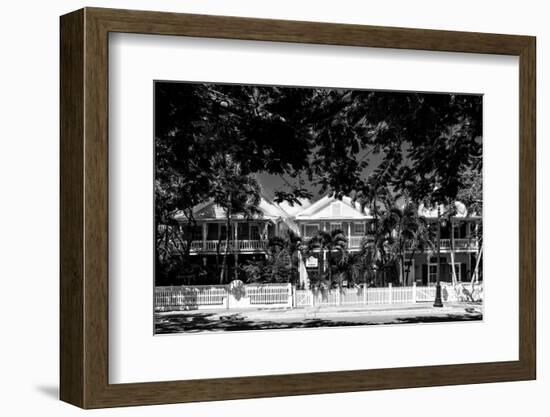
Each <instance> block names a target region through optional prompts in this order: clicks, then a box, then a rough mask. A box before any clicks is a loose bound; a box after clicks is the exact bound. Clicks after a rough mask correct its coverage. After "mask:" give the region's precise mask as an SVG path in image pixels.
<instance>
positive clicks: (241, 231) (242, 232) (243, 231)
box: [237, 223, 248, 240]
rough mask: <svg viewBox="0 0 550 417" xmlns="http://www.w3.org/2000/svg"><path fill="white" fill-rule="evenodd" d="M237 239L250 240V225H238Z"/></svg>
mask: <svg viewBox="0 0 550 417" xmlns="http://www.w3.org/2000/svg"><path fill="white" fill-rule="evenodd" d="M237 239H239V240H248V223H238V224H237Z"/></svg>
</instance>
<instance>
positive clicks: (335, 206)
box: [331, 203, 342, 217]
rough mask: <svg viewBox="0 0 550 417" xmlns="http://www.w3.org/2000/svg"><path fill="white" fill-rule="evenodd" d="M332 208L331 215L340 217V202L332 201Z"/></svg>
mask: <svg viewBox="0 0 550 417" xmlns="http://www.w3.org/2000/svg"><path fill="white" fill-rule="evenodd" d="M331 209H332V217H340V216H342V206H341V205H340V203H333V204H332V206H331Z"/></svg>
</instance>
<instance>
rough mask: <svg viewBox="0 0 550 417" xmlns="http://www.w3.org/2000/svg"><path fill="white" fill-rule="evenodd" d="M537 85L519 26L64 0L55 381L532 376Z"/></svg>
mask: <svg viewBox="0 0 550 417" xmlns="http://www.w3.org/2000/svg"><path fill="white" fill-rule="evenodd" d="M153 35H155V36H153ZM535 103H536V97H535V38H533V37H529V36H517V35H497V34H484V33H466V32H449V31H433V30H422V29H404V28H389V27H374V26H359V25H340V24H328V23H313V22H295V21H281V20H264V19H250V18H238V17H225V16H204V15H188V14H175V13H158V12H145V11H128V10H112V9H98V8H85V9H82V10H78V11H75V12H72V13H70V14H68V15H65V16H62V17H61V213H60V216H61V219H60V220H61V261H60V262H61V285H60V291H61V294H60V295H61V306H60V313H61V314H60V326H61V331H60V333H61V354H60V359H61V390H60V393H61V399H62V400H63V401H66V402H69V403H71V404H75V405H77V406H80V407H83V408H99V407H113V406H127V405H146V404H163V403H175V402H190V401H209V400H223V399H237V398H257V397H268V396H284V395H303V394H319V393H334V392H349V391H361V390H374V389H392V388H407V387H426V386H436V385H452V384H469V383H483V382H499V381H517V380H528V379H534V378H535V375H536V334H535V311H536V305H535V300H536V297H535V223H536V212H535V160H536V153H535Z"/></svg>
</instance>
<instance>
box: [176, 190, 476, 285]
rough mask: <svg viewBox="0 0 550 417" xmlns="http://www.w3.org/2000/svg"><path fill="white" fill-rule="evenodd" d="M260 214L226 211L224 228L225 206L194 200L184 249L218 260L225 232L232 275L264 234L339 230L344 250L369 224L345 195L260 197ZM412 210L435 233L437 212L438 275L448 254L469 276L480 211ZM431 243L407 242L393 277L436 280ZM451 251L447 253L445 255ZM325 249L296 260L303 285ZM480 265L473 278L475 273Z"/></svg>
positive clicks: (257, 252)
mask: <svg viewBox="0 0 550 417" xmlns="http://www.w3.org/2000/svg"><path fill="white" fill-rule="evenodd" d="M259 211H260V214H259V215H257V216H255V217H254V218H252V219H247V218H244V217H243V215H242V214H236V215H233V216H232V217H231V221H230V223H231V226H230V227H229V230H227V219H226V213H225V210H224V209H223V208H221V207H219V206H218V205H216V204H215V203H213V202H206V203H203V204H200V205H198V206H196V207H195V208H194V210H193V217H194V219H195V221H196V226H194V227H193V228H191V234H192V236H191V237H192V242H191V249H190V254H191V255H192V256H194V257H197V259H198V262H200V263H201V264H202V265H204V266H205V267H208V266H209V265H210V266H212V265H215V264H216V263H219V260H220V258H219V257H220V255H223V254H225V252H226V241H227V240H226V238H227V236H228V234H229V246H228V248H227V253H228V262H227V265H228V267H229V270H230V271H229V274H228V276H229V277H231V278H237V277H238V268H236V266H237V265H244V264H245V263H246V261H248V260H259V259H262V258H265V255H266V253H267V248H268V242H269V239H270V238H272V237H274V236H281V237H285V236H286V235H287V231H288V230H292V231H294V232H295V233H297V234H298V235H300V236H301V237H302V239H303V240H304V241H307V240H308V239H311V238H312V237H314V236H316V235H317V234H318V232H319V231H326V232H329V233H330V232H332V231H334V230H341V231H342V233H343V234H344V236H345V238H346V240H347V250H348V251H349V252H352V253H353V252H358V251H360V250H361V243H362V241H363V239H364V238H365V237H366V236H367V232H368V230H370V227H369V222H372V221H374V218H373V216H372V215H371V214H370V213H369V211H368V209H361V207H360V205H359V204H358V203H353V202H352V200H351V199H350V198H349V197H344V198H343V199H342V200H339V199H336V198H334V197H329V196H325V197H322V198H320V199H319V200H317V201H315V202H313V203H311V202H309V201H305V200H304V201H302V205H294V206H289V205H287V204H286V203H282V204H276V203H274V202H272V201H270V200H269V199H267V198H265V197H262V199H261V202H260V205H259ZM418 214H419V215H420V216H422V217H424V218H425V219H426V220H427V222H428V224H429V227H430V228H432V230H433V232H434V233H433V235H434V236H436V233H435V232H436V231H437V222H438V218H439V220H440V224H441V227H440V239H439V242H440V243H439V260H440V262H439V268H440V270H441V273H440V277H441V280H442V281H448V282H451V281H452V266H451V265H452V264H453V258H454V267H455V276H456V278H457V280H458V281H469V280H470V279H471V277H472V274H473V273H474V271H475V269H476V268H475V265H476V263H477V254H478V249H479V248H478V239H477V238H476V236H477V235H478V234H479V232H480V229H479V228H480V225H481V217H480V216H477V215H472V214H468V213H467V211H466V209H465V207H464V205H463V204H461V203H458V202H457V203H456V213H455V215H454V216H453V217H451V218H450V219H448V218H447V216H445V208H444V207H440V208H439V217H438V210H437V209H427V208H425V207H423V206H420V208H419V212H418ZM176 219H177V220H178V221H180V222H181V223H182V224H184V223H185V222H186V221H187V220H186V218H185V216H183V215H182V214H181V213H180V214H178V215H176ZM435 244H436V241H434V248H432V249H425V250H423V251H419V250H415V249H414V248H411V249H410V250H408V251H407V252H406V258H407V259H406V262H405V271H406V273H405V274H402V273H400V276H399V283H400V284H402V285H411V284H412V283H413V282H416V283H417V284H419V285H431V284H434V283H435V282H436V279H437V268H438V257H437V250H436V245H435ZM451 255H452V256H451ZM326 256H327V254H326V251H317V252H314V253H313V254H312V255H311V256H310V257H308V258H307V259H302V260H301V262H300V265H299V272H300V283H301V284H304V285H307V284H308V282H309V278H310V277H312V276H314V275H315V274H318V273H319V271H326V265H327V259H326ZM481 271H482V268H479V272H478V274H477V276H476V279H481Z"/></svg>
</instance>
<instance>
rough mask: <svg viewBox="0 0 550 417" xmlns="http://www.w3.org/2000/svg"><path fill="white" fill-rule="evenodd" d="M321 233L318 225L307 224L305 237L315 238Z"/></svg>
mask: <svg viewBox="0 0 550 417" xmlns="http://www.w3.org/2000/svg"><path fill="white" fill-rule="evenodd" d="M317 232H319V225H318V224H306V225H305V227H304V234H305V237H313V236H315V235H316V234H317Z"/></svg>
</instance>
